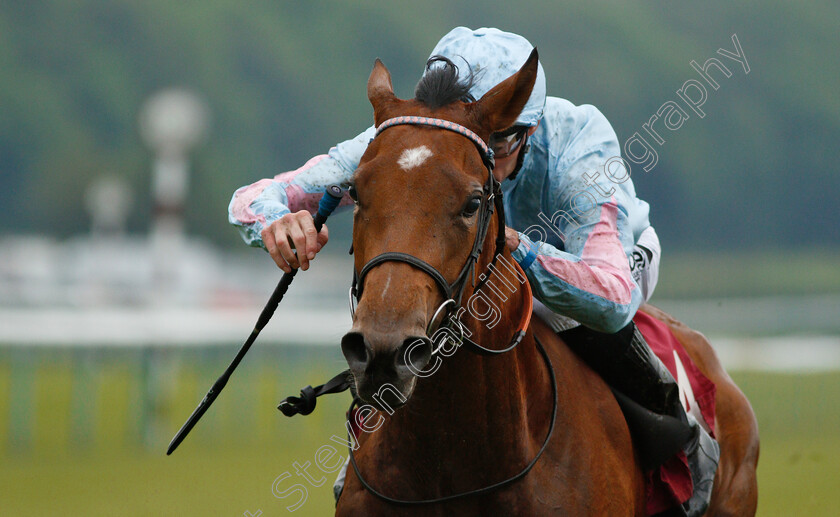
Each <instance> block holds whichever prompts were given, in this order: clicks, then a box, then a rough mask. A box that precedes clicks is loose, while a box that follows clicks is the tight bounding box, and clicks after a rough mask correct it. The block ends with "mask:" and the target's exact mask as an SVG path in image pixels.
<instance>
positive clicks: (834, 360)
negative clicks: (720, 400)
mask: <svg viewBox="0 0 840 517" xmlns="http://www.w3.org/2000/svg"><path fill="white" fill-rule="evenodd" d="M330 302H331V303H329V305H327V306H322V307H311V306H309V307H307V306H301V305H292V304H288V305H285V306H282V305H281V307H280V308H279V309H278V310H277V312H276V313H275V314H274V317H273V318H272V320H271V321H270V322H269V324H268V325H267V326H266V328H265V329H263V331H262V333H261V334H260V338H259V342H260V343H263V344H267V345H272V344H273V345H277V344H281V345H282V344H286V345H308V346H336V347H337V346H338V344H339V342H340V339H341V336H342V335H344V333H345V332H347V330H348V329H349V328H350V315H349V311H348V310H347V309H345V308H343V307H340V306H338V305H337V304H336V303H335V302H336V301H335V300H330ZM260 310H261V307H258V306H253V307H250V306H249V307H245V308H235V309H233V308H228V309H215V310H208V309H198V308H174V307H171V308H113V309H86V310H79V309H59V308H39V309H34V308H33V309H9V308H4V309H0V345H3V346H15V347H26V346H30V347H32V346H34V347H37V346H61V347H92V346H98V347H126V346H152V347H155V346H186V347H195V346H231V345H238V344H240V343H243V342H244V341H245V339H246V338H247V337H248V334H249V333H250V332H251V329H252V328H253V325H254V323H255V322H256V320H257V316H258V315H259V312H260ZM710 339H711V341H712V344H713V345H714V347H715V349H716V350H717V352H718V355H719V356H720V358H721V361H722V362H723V364H724V365H725V366H726V367H727V368H728V369H732V370H762V371H795V372H803V371H829V370H840V336H825V335H806V334H797V335H788V336H774V337H733V336H732V335H726V334H718V333H710Z"/></svg>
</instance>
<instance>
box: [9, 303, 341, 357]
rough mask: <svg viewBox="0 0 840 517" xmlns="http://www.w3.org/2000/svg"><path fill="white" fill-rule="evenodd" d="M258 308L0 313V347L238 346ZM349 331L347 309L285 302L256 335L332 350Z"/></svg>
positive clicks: (52, 310)
mask: <svg viewBox="0 0 840 517" xmlns="http://www.w3.org/2000/svg"><path fill="white" fill-rule="evenodd" d="M261 310H262V308H261V307H258V306H254V307H245V308H236V309H218V310H207V309H199V308H124V307H117V308H113V309H85V310H78V309H58V308H46V307H45V308H37V309H8V308H4V309H0V344H8V345H20V346H39V345H47V346H68V347H85V346H172V345H179V346H206V345H236V344H239V343H243V342H244V341H245V339H246V338H247V337H248V335H249V334H250V333H251V330H252V329H253V328H254V324H255V323H256V321H257V317H258V316H259V314H260V311H261ZM349 328H350V314H349V311H348V310H341V309H338V308H333V309H324V308H304V307H299V306H294V305H292V304H289V302H288V301H287V302H286V305H284V306H281V307H280V308H278V310H277V312H275V314H274V316H273V317H272V318H271V321H270V322H269V323H268V325H266V327H265V328H264V329H263V330H262V332H261V333H260V337H259V341H260V342H266V343H277V344H283V343H288V344H305V345H325V346H338V343H339V340H340V339H341V336H342V335H344V333H345V332H347V330H348V329H349Z"/></svg>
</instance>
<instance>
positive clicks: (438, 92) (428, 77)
mask: <svg viewBox="0 0 840 517" xmlns="http://www.w3.org/2000/svg"><path fill="white" fill-rule="evenodd" d="M435 63H443V66H435V67H434V68H432V65H434V64H435ZM473 84H475V76H474V75H473V73H472V71H471V70H470V71H469V73H468V74H467V75H466V77H464V78H463V79H460V80H459V79H458V67H457V66H456V65H455V63H453V62H452V61H451V60H449V59H448V58H445V57H443V56H432V57H430V58H429V60H428V61H426V73H424V74H423V77H421V78H420V81H419V82H418V83H417V87H416V88H415V89H414V98H415V99H416V100H418V101H420V102H422V103H423V104H425V105H426V106H428V107H429V108H431V109H437V108H440V107H443V106H446V105H447V104H450V103H453V102H455V101H457V100H460V101H463V102H473V101H475V98H474V97H473V96H472V95H470V89H471V88H472V87H473Z"/></svg>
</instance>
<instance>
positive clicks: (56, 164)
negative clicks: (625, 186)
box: [0, 0, 840, 516]
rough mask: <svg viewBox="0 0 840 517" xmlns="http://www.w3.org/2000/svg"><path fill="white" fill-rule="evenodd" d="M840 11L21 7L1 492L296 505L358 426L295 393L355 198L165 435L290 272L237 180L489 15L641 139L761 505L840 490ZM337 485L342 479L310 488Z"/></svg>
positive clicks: (96, 501) (278, 509)
mask: <svg viewBox="0 0 840 517" xmlns="http://www.w3.org/2000/svg"><path fill="white" fill-rule="evenodd" d="M837 19H840V5H838V4H837V3H836V2H833V3H832V2H819V1H815V0H811V1H808V2H805V3H801V2H798V3H795V2H785V1H778V2H769V3H768V2H757V1H750V2H746V3H743V4H737V5H736V4H732V3H730V2H724V1H722V0H721V1H714V2H712V3H711V4H710V5H709V8H708V9H706V10H704V11H703V12H700V11H698V10H697V9H694V8H691V7H688V6H685V7H680V6H675V5H673V4H672V3H666V2H652V3H651V2H635V1H634V2H628V3H623V4H619V5H607V4H604V5H601V4H591V3H590V4H586V5H584V4H581V5H579V6H578V5H560V4H558V3H556V2H549V1H547V0H546V1H540V2H532V3H529V4H527V6H523V7H522V8H518V9H516V10H515V12H511V4H510V3H509V2H499V1H496V0H489V1H487V0H485V1H482V2H475V1H461V2H449V1H446V2H444V1H442V0H441V1H437V0H433V1H430V2H425V3H422V4H420V3H415V4H412V5H411V6H403V5H399V6H398V5H396V4H394V5H391V4H384V3H383V4H381V5H377V4H376V3H369V2H368V3H365V2H363V3H346V2H337V1H330V2H321V3H306V2H287V1H277V2H246V3H242V2H232V1H229V0H214V1H212V2H163V1H161V0H153V1H149V2H142V3H138V2H130V1H127V0H116V1H107V2H106V1H103V0H80V1H78V2H60V1H58V0H49V1H46V2H2V3H0V513H2V514H3V515H6V514H8V515H18V514H24V513H29V514H36V515H55V514H59V513H61V514H71V515H186V514H194V515H217V514H227V515H243V514H252V515H258V513H257V512H262V514H263V515H271V514H285V513H286V512H287V511H288V510H287V506H288V504H290V503H291V501H285V500H283V499H282V497H280V496H278V495H277V493H276V492H275V490H274V489H273V488H272V487H273V482H274V481H275V480H276V479H278V478H279V477H280V476H282V475H283V474H284V473H286V472H290V473H292V475H295V467H294V464H295V462H299V463H303V462H305V461H312V458H313V457H314V455H315V453H316V451H317V450H318V449H319V447H321V446H323V445H325V444H329V443H331V441H330V439H331V437H332V436H333V435H336V436H343V432H344V431H343V415H344V410H345V407H346V404H347V403H349V400H347V399H346V397H344V396H338V397H333V398H332V400H330V397H326V398H325V400H323V402H319V408H318V410H316V411H315V413H314V414H312V415H310V416H308V417H306V418H296V419H284V418H282V417H281V416H280V414H279V412H277V411H276V409H274V408H275V406H276V404H277V402H279V401H280V399H282V398H283V397H285V396H287V395H293V394H296V393H297V391H298V390H299V388H300V387H302V386H304V385H307V384H319V383H321V382H323V381H325V380H327V379H328V378H329V377H331V376H332V375H333V374H335V373H337V372H338V371H339V370H341V369H343V368H344V367H345V366H344V361H343V358H342V356H341V353H340V351H339V349H338V343H339V339H340V337H341V335H342V334H343V333H344V332H345V331H346V329H347V328H348V327H349V324H350V317H349V314H348V311H347V309H346V287H341V286H347V285H348V284H349V280H350V271H351V264H352V262H351V258H350V257H348V256H347V254H346V250H347V248H348V246H349V234H350V230H351V220H350V219H351V218H350V217H349V216H348V214H346V213H345V214H344V215H341V214H339V215H336V216H334V217H333V218H332V219H331V220H330V236H331V240H330V245H329V246H328V247H327V248H326V250H325V251H324V253H323V254H321V255H319V257H318V259H317V260H316V261H315V262H314V263H313V266H312V268H311V270H310V271H307V272H305V273H302V276H301V277H300V278H299V279H298V281H297V282H295V284H294V285H293V286H292V287H291V289H290V294H289V296H288V297H289V298H294V303H288V304H286V303H284V304H283V306H281V307H280V309H279V310H278V312H277V314H276V315H275V317H274V318H273V319H272V321H271V323H270V324H269V325H268V326H267V327H266V329H265V330H264V331H263V333H262V334H261V336H260V338H259V340H258V342H257V343H256V344H255V346H254V348H253V349H252V351H251V352H250V353H249V355H248V357H247V358H246V359H245V361H244V362H243V364H242V367H241V368H240V369H239V370H237V372H236V373H235V375H234V376H233V378H232V379H231V382H230V383H229V385H228V387H227V388H226V390H225V392H224V393H223V394H222V396H221V397H220V398H219V400H218V401H217V402H216V403H215V404H214V406H213V408H212V409H211V410H210V411H209V412H208V414H207V415H206V416H205V418H204V419H202V421H201V423H200V424H199V425H198V426H197V427H196V429H195V430H194V431H193V432H192V433H191V435H190V438H189V440H188V441H186V442H185V443H184V444H183V445H182V446H181V447H180V448H179V449H178V451H177V453H175V454H174V455H173V456H172V457H169V458H167V457H165V455H164V452H165V447H166V444H167V443H168V440H169V438H171V436H172V435H173V434H174V432H175V431H177V429H178V428H179V427H180V425H181V424H182V423H183V421H184V419H185V418H186V417H187V416H188V415H189V414H190V412H191V411H192V409H193V408H194V407H195V404H196V402H197V401H198V400H199V399H200V397H201V396H203V394H204V392H205V391H206V389H207V388H208V387H209V386H210V384H212V382H213V380H215V379H216V377H217V376H218V374H219V373H220V372H221V371H222V369H223V368H224V366H225V365H226V364H227V363H228V362H229V360H230V359H231V358H232V357H233V355H234V353H235V351H236V349H237V348H238V346H239V344H241V342H242V340H244V339H245V337H247V334H248V332H250V330H251V328H252V327H253V324H254V322H255V321H256V318H257V315H258V314H259V311H260V309H261V307H262V305H263V304H264V303H265V301H266V300H267V298H268V296H269V295H270V293H271V291H272V289H273V287H274V285H275V284H276V282H277V280H278V279H279V278H280V274H281V272H280V271H279V270H278V269H277V268H276V267H275V266H274V265H273V263H272V262H271V260H269V258H268V257H267V256H266V255H265V253H264V252H263V251H262V250H259V249H249V248H246V247H245V246H244V245H243V244H242V242H241V240H240V238H239V237H238V235H237V233H236V231H235V230H234V229H233V228H231V227H230V226H229V225H228V223H227V213H226V210H227V205H228V202H229V200H230V196H231V195H232V193H233V191H234V190H235V189H236V188H238V187H239V186H241V185H245V184H248V183H252V182H254V181H256V180H258V179H261V178H264V177H269V176H272V175H274V174H277V173H280V172H283V171H286V170H291V169H295V168H297V167H299V166H300V165H301V164H302V163H304V162H305V161H306V160H307V159H308V158H310V157H311V156H314V155H317V154H321V153H324V152H326V151H327V150H328V149H329V148H330V147H331V146H332V145H334V144H335V143H337V142H339V141H341V140H344V139H347V138H351V137H353V136H355V135H356V134H358V133H359V132H361V131H362V130H363V129H365V128H366V127H367V126H369V125H370V124H371V122H372V113H371V107H370V105H369V103H368V101H367V99H366V97H365V84H366V80H367V76H368V74H369V72H370V69H371V67H372V65H373V61H374V59H375V58H376V57H380V58H382V59H383V61H384V62H385V63H386V64H387V65H388V67H389V69H390V70H391V72H392V74H393V82H394V86H395V88H396V91H397V94H398V95H400V96H401V97H410V96H411V95H412V91H413V87H414V85H415V83H416V81H417V79H418V78H419V75H420V73H421V72H422V69H423V64H424V63H425V60H426V58H427V57H428V52H429V51H430V50H431V49H432V47H433V46H434V43H435V42H436V41H437V40H438V39H439V38H440V36H442V35H443V34H444V33H446V32H447V31H448V30H449V29H451V28H452V27H454V26H456V25H467V26H470V27H479V26H498V27H499V28H502V29H505V30H510V31H514V32H518V33H520V34H523V35H524V36H526V37H527V38H529V39H530V40H531V41H532V42H533V43H534V44H535V45H536V46H537V47H538V48H539V49H540V57H541V60H542V62H543V65H544V67H545V69H546V76H547V80H548V90H549V94H551V95H556V96H560V97H564V98H566V99H569V100H570V101H572V102H574V103H575V104H593V105H595V106H597V107H598V108H599V109H600V110H601V111H602V112H603V113H604V114H605V115H606V116H607V118H608V119H609V120H610V121H611V123H612V124H613V126H614V128H615V130H616V133H617V135H618V138H619V141H620V142H621V143H627V142H636V143H635V144H633V146H632V147H631V148H630V149H631V150H632V152H633V154H634V155H635V156H637V157H638V160H634V162H635V163H634V165H633V171H632V175H633V181H634V183H635V185H636V189H637V192H638V193H639V196H640V197H641V198H642V199H644V200H646V201H648V202H649V203H650V205H651V220H652V222H653V224H654V225H655V226H656V228H657V231H658V233H659V234H660V239H661V241H662V246H663V250H664V251H663V259H662V271H661V277H660V282H659V285H658V287H657V292H656V294H655V296H654V299H653V300H652V302H653V303H654V304H656V305H658V306H660V307H662V308H663V309H665V310H667V311H669V312H671V313H673V314H674V315H675V316H676V317H678V318H679V319H681V320H683V321H685V322H686V323H687V324H689V325H690V326H692V327H693V328H695V329H697V330H699V331H701V332H703V333H704V334H706V335H707V336H709V337H710V338H711V340H712V343H713V344H714V345H715V347H716V349H717V351H718V353H719V354H720V356H721V358H722V360H723V362H724V364H725V366H726V367H727V368H728V369H729V371H730V372H731V374H732V376H733V378H734V379H735V380H736V382H738V383H739V385H740V386H741V387H742V389H743V390H744V391H745V393H746V394H747V396H748V397H749V398H750V400H751V402H752V404H753V406H754V408H755V409H756V412H757V415H758V419H759V425H760V430H761V434H762V457H761V461H760V464H759V482H760V485H759V490H760V504H759V515H763V516H764V515H766V516H772V515H779V516H787V515H836V511H837V510H836V509H837V507H838V504H840V498H838V497H839V496H838V494H840V476H838V475H837V465H838V463H840V433H838V430H840V411H837V408H838V403H840V318H838V315H839V314H840V267H838V263H840V225H838V224H837V221H838V220H840V203H838V202H837V196H838V194H840V174H837V173H838V167H837V164H838V163H840V147H838V146H837V145H836V142H837V141H838V140H840V97H838V96H837V95H836V89H837V78H838V77H840V62H838V60H837V59H835V58H833V57H832V56H831V50H832V49H836V48H837V47H838V45H840V36H838V32H837V31H836V27H835V25H836V23H835V20H837ZM736 40H737V41H736ZM739 47H740V50H741V52H740V53H738V52H737V51H738V48H739ZM827 49H828V51H827ZM727 52H729V53H730V54H741V53H742V55H741V56H740V58H741V60H736V59H733V58H732V57H731V55H730V54H727ZM727 56H730V57H727ZM713 60H717V61H718V62H719V63H720V65H722V67H723V68H721V67H718V65H717V64H715V63H714V62H713ZM709 63H712V64H711V65H710V64H709ZM724 68H725V70H724ZM697 85H700V87H702V88H703V91H705V97H703V96H700V97H699V98H700V99H702V102H700V101H698V97H697V96H696V95H697V94H698V93H699V92H700V90H699V87H697ZM692 88H693V89H692ZM692 96H694V97H692ZM692 103H693V104H692ZM692 106H694V107H692ZM668 110H670V111H668ZM679 110H682V118H681V119H680V120H676V119H675V118H673V114H674V113H680V111H679ZM668 113H670V114H671V115H670V116H671V118H670V119H669V118H668V116H667V115H668ZM695 115H696V116H695ZM666 119H667V120H669V125H667V126H665V125H663V124H664V121H665V120H666ZM657 137H658V138H657ZM336 286H339V287H336ZM332 508H333V501H332V495H331V489H330V487H329V483H327V484H326V485H325V486H322V487H309V490H308V498H307V500H306V502H305V504H304V505H303V506H302V507H301V508H300V509H299V510H296V511H295V513H296V514H298V515H325V514H329V513H330V511H331V509H332Z"/></svg>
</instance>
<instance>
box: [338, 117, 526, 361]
mask: <svg viewBox="0 0 840 517" xmlns="http://www.w3.org/2000/svg"><path fill="white" fill-rule="evenodd" d="M400 125H421V126H431V127H436V128H440V129H445V130H448V131H452V132H455V133H458V134H459V135H462V136H464V137H466V138H467V139H469V140H470V141H471V142H472V143H473V144H475V146H476V148H477V149H478V152H479V154H480V155H481V161H482V162H483V163H484V166H485V167H486V168H487V181H486V182H485V183H484V186H483V188H482V197H481V207H480V208H479V212H478V222H477V226H478V231H477V232H476V236H475V241H474V242H473V245H472V249H471V250H470V254H469V256H467V260H466V263H465V264H464V266H463V267H462V268H461V272H460V273H458V276H456V277H455V280H454V281H452V282H451V283H450V282H448V281H447V280H446V278H445V277H444V276H443V274H441V272H440V271H438V270H437V269H436V268H435V267H434V266H432V265H431V264H429V263H428V262H426V261H424V260H422V259H420V258H417V257H415V256H414V255H411V254H408V253H402V252H396V251H387V252H385V253H381V254H379V255H377V256H375V257H373V258H372V259H370V260H369V261H368V262H367V263H366V264H365V265H364V266H362V269H361V270H360V271H359V272H358V273H357V272H356V271H355V270H354V271H353V283H352V285H351V287H350V312H351V315H352V316H353V317H355V309H356V304H357V303H358V301H359V299H360V298H361V297H362V290H363V289H364V281H365V277H366V276H367V274H368V273H369V272H370V271H371V270H372V269H373V268H375V267H376V266H378V265H380V264H383V263H385V262H404V263H406V264H410V265H411V266H413V267H415V268H417V269H419V270H421V271H423V272H425V273H426V274H427V275H429V276H430V277H432V279H433V280H434V281H435V284H437V286H438V289H439V290H440V292H441V294H443V300H444V301H443V303H442V304H441V305H440V306H439V307H438V309H437V310H436V311H435V313H434V316H433V317H432V319H431V320H430V321H429V324H428V327H427V329H426V334H427V336H429V337H431V336H432V335H434V334H433V333H432V329H433V326H434V323H435V321H436V320H437V317H438V316H439V315H440V314H443V317H442V320H441V325H440V326H439V327H438V328H441V327H446V328H449V329H450V330H452V329H453V327H454V328H455V329H457V332H456V335H457V334H459V335H460V340H461V342H462V343H467V344H468V345H469V346H470V348H472V349H473V350H474V351H476V352H478V353H481V354H501V353H505V352H508V351H510V350H513V349H514V348H515V347H516V345H518V344H519V343H520V342H521V341H522V338H523V337H525V332H526V331H527V328H528V323H529V322H530V312H531V311H530V310H528V311H527V313H528V321H526V322H524V325H522V326H521V327H520V329H519V331H518V332H516V334H515V335H514V337H513V339H512V340H511V342H510V344H509V345H508V346H507V347H506V348H504V349H502V350H491V349H488V348H485V347H482V346H481V345H479V344H478V343H475V342H474V341H472V340H470V339H468V338H467V336H466V334H467V332H466V331H465V328H464V326H463V325H464V324H463V323H462V322H461V321H460V318H457V317H455V315H457V314H459V310H460V309H461V307H462V305H461V301H462V298H463V295H464V290H465V289H466V286H467V280H468V279H469V278H470V277H472V285H473V286H474V289H473V292H478V291H480V290H481V288H482V287H483V286H484V284H485V283H486V282H487V281H488V280H489V279H490V276H491V275H492V272H493V270H494V266H495V264H496V262H497V261H498V258H499V256H500V255H501V254H502V252H503V251H504V247H505V207H504V203H503V196H502V187H501V183H499V181H498V180H496V177H495V176H493V167H494V166H495V161H494V158H493V150H492V149H490V147H489V146H488V145H487V143H485V142H484V140H482V139H481V137H479V136H478V135H477V134H476V133H475V132H473V131H471V130H470V129H467V128H466V127H464V126H462V125H460V124H456V123H454V122H450V121H448V120H443V119H438V118H429V117H419V116H403V117H395V118H390V119H388V120H386V121H384V122H383V123H382V124H380V125H379V127H377V129H376V134H375V135H374V137H373V139H375V138H376V137H378V136H379V135H380V134H382V132H383V131H385V130H386V129H389V128H392V127H394V126H400ZM373 139H371V141H373ZM494 213H498V232H497V234H496V249H495V251H494V252H493V258H492V259H491V261H490V263H489V264H488V266H487V269H488V272H487V273H484V274H482V275H481V276H480V277H479V278H480V280H479V282H478V284H477V285H476V281H475V280H476V275H475V265H476V263H477V262H478V259H479V257H480V256H481V250H482V247H483V246H484V240H485V238H486V237H487V232H488V230H489V228H490V221H491V219H492V218H493V214H494ZM528 300H529V303H530V297H529V298H528ZM438 335H443V336H444V338H445V337H446V336H445V335H444V334H443V333H439V334H438ZM450 335H452V334H451V333H450ZM441 345H442V343H437V346H436V347H435V348H434V349H433V353H437V351H438V350H440V347H441Z"/></svg>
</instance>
